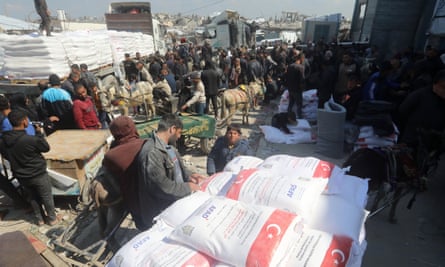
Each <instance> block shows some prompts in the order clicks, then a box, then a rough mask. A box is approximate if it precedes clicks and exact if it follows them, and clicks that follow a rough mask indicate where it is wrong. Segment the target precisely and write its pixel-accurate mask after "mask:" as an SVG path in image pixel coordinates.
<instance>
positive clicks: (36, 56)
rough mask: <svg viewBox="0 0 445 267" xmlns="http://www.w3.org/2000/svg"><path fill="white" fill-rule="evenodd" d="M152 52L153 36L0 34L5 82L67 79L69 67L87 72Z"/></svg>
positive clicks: (0, 65)
mask: <svg viewBox="0 0 445 267" xmlns="http://www.w3.org/2000/svg"><path fill="white" fill-rule="evenodd" d="M136 52H140V53H141V54H142V55H149V54H152V53H154V45H153V37H152V36H150V35H147V34H142V33H132V32H117V31H105V30H101V31H75V32H63V33H54V34H53V36H50V37H47V36H40V35H6V34H0V76H4V77H6V78H8V79H47V78H48V76H49V75H50V74H53V73H54V74H57V75H59V76H60V77H66V76H68V74H69V72H70V66H71V65H72V64H82V63H84V64H87V66H88V68H89V69H90V70H94V69H99V68H101V67H104V66H108V65H112V64H116V65H119V64H120V62H121V61H122V60H123V59H124V54H125V53H130V54H131V55H134V54H136Z"/></svg>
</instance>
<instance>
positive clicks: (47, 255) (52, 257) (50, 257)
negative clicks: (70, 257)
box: [40, 249, 70, 267]
mask: <svg viewBox="0 0 445 267" xmlns="http://www.w3.org/2000/svg"><path fill="white" fill-rule="evenodd" d="M40 255H41V256H42V257H43V258H44V259H45V260H46V261H47V262H48V263H49V264H50V265H51V266H57V267H59V266H60V267H70V265H69V264H68V263H66V262H65V261H63V260H62V258H60V257H59V256H57V254H55V253H54V252H53V251H52V250H50V249H45V250H44V251H42V253H40Z"/></svg>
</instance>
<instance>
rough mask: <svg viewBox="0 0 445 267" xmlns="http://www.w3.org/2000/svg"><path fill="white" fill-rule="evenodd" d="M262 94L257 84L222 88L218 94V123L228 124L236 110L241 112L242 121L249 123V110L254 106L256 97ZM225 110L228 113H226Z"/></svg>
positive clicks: (256, 101)
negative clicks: (219, 115) (219, 100)
mask: <svg viewBox="0 0 445 267" xmlns="http://www.w3.org/2000/svg"><path fill="white" fill-rule="evenodd" d="M263 95H264V92H263V89H262V87H261V86H258V85H257V84H254V83H251V84H250V85H249V86H245V85H240V86H238V87H237V88H234V89H228V90H223V91H221V93H220V94H219V97H220V99H221V118H222V121H221V123H220V125H229V124H230V123H231V121H232V117H233V116H234V115H235V113H236V111H237V110H240V111H241V112H242V123H243V124H249V111H250V108H251V107H256V105H257V103H258V99H259V98H260V97H262V96H263ZM227 110H228V111H229V114H228V115H227Z"/></svg>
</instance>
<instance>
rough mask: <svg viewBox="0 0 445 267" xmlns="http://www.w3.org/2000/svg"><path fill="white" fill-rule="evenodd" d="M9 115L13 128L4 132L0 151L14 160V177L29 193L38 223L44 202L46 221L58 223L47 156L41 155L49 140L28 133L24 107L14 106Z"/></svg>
mask: <svg viewBox="0 0 445 267" xmlns="http://www.w3.org/2000/svg"><path fill="white" fill-rule="evenodd" d="M8 119H9V121H10V122H11V124H12V127H13V130H12V131H7V132H5V133H3V136H2V142H1V144H0V147H1V151H2V152H3V153H4V156H5V157H6V159H8V161H9V162H10V164H11V170H12V173H13V175H14V177H15V178H17V179H18V181H19V182H20V184H21V185H23V186H24V187H25V189H26V190H27V191H28V193H29V194H28V196H27V197H28V201H29V202H30V203H31V206H32V208H33V211H34V216H35V219H36V224H37V225H39V226H40V225H43V224H44V214H42V211H41V206H42V205H43V206H44V208H45V211H46V215H47V218H46V221H47V223H48V224H49V225H55V224H57V223H58V218H57V216H56V212H55V207H54V199H53V196H52V186H51V182H50V177H49V175H48V172H47V169H46V168H47V166H46V160H45V158H44V157H43V155H42V153H45V152H48V151H49V149H50V147H49V144H48V142H47V141H46V140H45V138H44V136H43V135H42V134H41V133H37V134H36V135H35V136H31V135H27V134H26V132H25V129H26V127H27V126H28V123H29V120H28V117H27V115H26V113H25V112H24V111H22V110H12V111H11V112H10V113H9V115H8Z"/></svg>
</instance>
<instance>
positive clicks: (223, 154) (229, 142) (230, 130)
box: [207, 124, 254, 175]
mask: <svg viewBox="0 0 445 267" xmlns="http://www.w3.org/2000/svg"><path fill="white" fill-rule="evenodd" d="M240 155H247V156H253V155H254V152H253V150H252V149H251V147H250V145H249V142H248V141H247V140H246V139H243V138H241V127H240V126H239V125H238V124H231V125H229V126H228V127H227V131H226V134H225V135H224V136H221V137H219V138H218V139H217V140H216V141H215V145H214V146H213V147H212V150H211V151H210V153H209V155H208V157H207V174H208V175H213V174H214V173H217V172H221V171H223V169H224V167H225V166H226V164H227V163H228V162H229V161H231V160H232V159H234V158H235V157H237V156H240Z"/></svg>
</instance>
